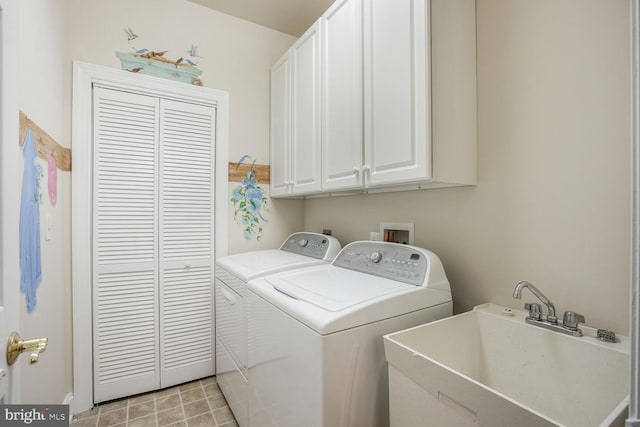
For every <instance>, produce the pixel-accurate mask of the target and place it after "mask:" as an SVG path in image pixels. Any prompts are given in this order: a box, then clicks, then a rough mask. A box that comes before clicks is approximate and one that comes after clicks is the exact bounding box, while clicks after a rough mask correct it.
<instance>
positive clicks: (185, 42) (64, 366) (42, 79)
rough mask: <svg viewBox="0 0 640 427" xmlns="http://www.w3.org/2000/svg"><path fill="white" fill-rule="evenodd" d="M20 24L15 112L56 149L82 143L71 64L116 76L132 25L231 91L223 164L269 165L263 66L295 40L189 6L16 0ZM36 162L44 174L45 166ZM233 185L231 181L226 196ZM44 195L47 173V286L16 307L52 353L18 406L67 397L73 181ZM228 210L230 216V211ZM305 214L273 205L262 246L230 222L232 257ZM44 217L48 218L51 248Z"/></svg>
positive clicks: (173, 1) (283, 231) (142, 41)
mask: <svg viewBox="0 0 640 427" xmlns="http://www.w3.org/2000/svg"><path fill="white" fill-rule="evenodd" d="M20 18H21V19H20V27H21V30H20V33H21V34H20V36H21V57H20V58H17V59H16V60H19V61H20V67H21V78H22V81H21V105H20V108H21V109H22V110H23V111H25V113H26V114H27V115H29V117H31V118H32V119H33V120H35V121H36V122H37V123H38V124H39V125H40V126H41V127H42V128H43V129H45V130H46V131H47V132H48V133H49V134H50V135H51V136H53V137H54V138H55V139H56V140H58V141H59V142H60V143H61V144H62V145H64V146H66V147H70V146H72V145H77V144H82V143H85V141H74V142H73V144H71V142H70V135H71V93H72V87H71V82H72V60H80V61H83V62H88V63H93V64H98V65H103V66H108V67H114V68H118V69H119V68H120V63H119V61H118V59H117V58H116V56H115V51H116V50H123V51H126V50H127V49H129V45H128V44H127V38H126V34H125V32H124V31H123V29H124V28H127V27H132V28H133V29H134V31H135V32H136V33H137V34H138V35H139V38H138V39H137V40H136V42H135V43H134V45H135V46H136V47H138V48H141V47H147V48H149V49H153V50H168V51H169V52H167V55H168V56H169V55H170V57H171V58H172V59H177V58H178V57H180V56H183V55H186V52H185V51H186V50H187V49H188V48H189V47H190V46H191V44H197V45H199V53H200V55H201V56H202V57H203V58H201V59H200V68H201V69H203V70H204V73H203V74H202V79H203V81H204V84H205V86H207V87H211V88H215V89H221V90H226V91H228V92H229V93H230V100H231V114H230V146H229V160H230V161H235V160H237V159H238V158H240V156H242V155H244V154H249V155H251V156H252V157H254V158H256V159H257V162H258V163H268V161H269V160H268V159H269V67H270V66H271V64H272V63H273V62H275V60H276V59H277V58H278V57H279V56H280V55H281V54H282V53H283V52H284V51H285V50H286V49H287V48H288V47H289V46H290V45H291V44H292V43H293V41H294V38H293V37H291V36H289V35H286V34H282V33H279V32H276V31H272V30H269V29H266V28H264V27H260V26H257V25H254V24H251V23H249V22H246V21H242V20H239V19H236V18H233V17H230V16H227V15H223V14H220V13H217V12H214V11H212V10H210V9H208V8H204V7H202V6H199V5H196V4H194V3H191V2H187V1H186V0H136V1H129V0H109V1H102V0H20ZM16 146H17V145H16ZM16 153H17V156H18V157H17V158H16V161H18V160H20V161H21V157H20V154H19V153H20V152H19V150H16ZM40 164H41V165H42V166H43V168H44V170H45V171H46V163H44V161H41V162H40ZM235 185H236V184H234V183H230V184H229V189H230V190H231V189H232V188H233V187H234V186H235ZM265 187H266V188H267V189H268V185H266V186H265ZM46 188H47V177H46V176H45V177H44V180H43V181H42V189H43V190H44V192H43V202H44V203H43V205H42V206H41V213H40V214H41V220H42V221H41V222H42V237H43V242H42V271H43V281H42V285H41V286H40V288H39V290H38V294H37V295H38V304H37V308H36V310H35V311H34V312H32V313H31V314H27V313H26V309H25V307H24V306H22V309H21V310H22V314H21V333H22V335H23V336H25V337H37V336H48V337H49V347H48V349H47V351H46V353H45V354H44V355H43V357H42V358H41V359H40V361H39V363H38V364H37V365H35V366H30V367H25V368H24V369H23V378H24V381H23V382H22V383H23V385H22V401H23V402H33V403H61V402H62V401H63V399H64V398H65V395H66V394H67V393H68V392H70V391H72V359H71V358H72V338H71V277H70V276H71V262H72V260H71V248H70V245H71V243H70V239H71V224H72V219H71V214H70V208H71V174H70V173H68V172H59V173H58V202H57V204H56V206H55V207H52V206H51V204H50V203H49V201H48V198H47V194H46ZM225 202H227V203H228V201H225ZM229 205H230V204H229ZM229 209H230V212H232V210H231V205H230V207H229ZM303 209H304V205H303V202H302V201H299V200H293V201H270V202H269V212H268V213H267V214H266V217H267V219H268V220H269V222H268V224H266V226H265V232H264V237H263V240H262V241H261V242H256V240H255V239H253V240H250V241H245V240H244V239H243V238H242V228H241V227H240V226H238V225H237V224H235V223H234V222H233V216H232V215H230V221H229V228H230V230H229V240H230V242H229V250H230V252H232V253H235V252H240V251H245V250H253V249H262V248H267V247H274V246H278V245H279V244H280V243H281V242H282V240H283V239H284V238H285V237H286V236H287V235H288V234H289V233H291V232H293V231H296V230H299V229H300V228H302V224H303V220H304V216H303ZM46 214H50V215H51V217H52V220H53V221H52V223H53V238H52V239H51V241H48V242H45V241H44V217H45V215H46ZM16 250H17V248H16ZM80 285H81V284H76V286H80ZM88 321H89V320H88Z"/></svg>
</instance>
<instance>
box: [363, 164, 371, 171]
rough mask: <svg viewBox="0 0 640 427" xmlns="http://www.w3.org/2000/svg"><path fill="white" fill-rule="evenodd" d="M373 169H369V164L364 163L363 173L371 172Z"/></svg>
mask: <svg viewBox="0 0 640 427" xmlns="http://www.w3.org/2000/svg"><path fill="white" fill-rule="evenodd" d="M370 170H371V169H369V166H367V165H362V173H368V172H370Z"/></svg>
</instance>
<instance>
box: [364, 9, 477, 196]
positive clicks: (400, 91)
mask: <svg viewBox="0 0 640 427" xmlns="http://www.w3.org/2000/svg"><path fill="white" fill-rule="evenodd" d="M363 28H364V153H365V168H366V169H367V175H366V177H365V186H366V187H368V188H369V191H388V190H390V189H411V188H436V187H448V186H456V185H473V184H475V183H476V54H475V52H476V51H475V49H476V27H475V1H474V0H431V1H429V0H397V1H394V2H390V1H385V0H366V1H365V3H364V23H363Z"/></svg>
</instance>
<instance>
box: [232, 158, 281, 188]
mask: <svg viewBox="0 0 640 427" xmlns="http://www.w3.org/2000/svg"><path fill="white" fill-rule="evenodd" d="M249 169H251V163H240V165H238V164H237V163H233V162H229V182H240V181H242V178H244V177H245V175H247V172H249ZM253 171H254V172H255V173H256V178H257V179H258V182H259V183H260V184H269V183H270V182H271V181H270V169H269V165H253Z"/></svg>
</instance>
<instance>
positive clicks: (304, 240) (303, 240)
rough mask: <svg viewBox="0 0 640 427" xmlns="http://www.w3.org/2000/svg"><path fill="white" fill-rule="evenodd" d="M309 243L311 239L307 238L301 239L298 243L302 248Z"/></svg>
mask: <svg viewBox="0 0 640 427" xmlns="http://www.w3.org/2000/svg"><path fill="white" fill-rule="evenodd" d="M308 244H309V241H308V240H307V239H300V241H299V242H298V245H300V247H301V248H304V247H305V246H307V245H308Z"/></svg>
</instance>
